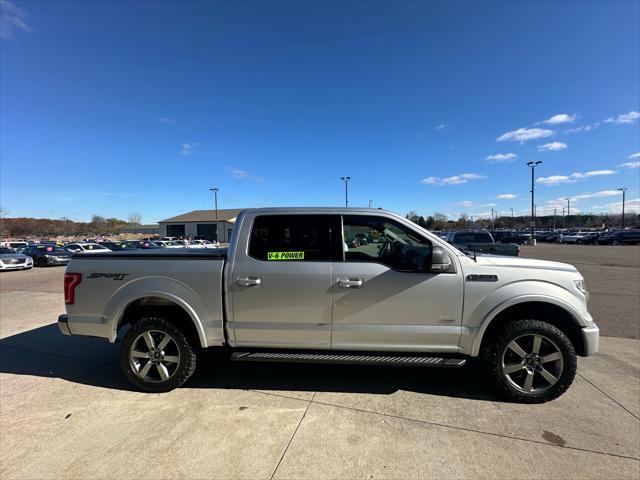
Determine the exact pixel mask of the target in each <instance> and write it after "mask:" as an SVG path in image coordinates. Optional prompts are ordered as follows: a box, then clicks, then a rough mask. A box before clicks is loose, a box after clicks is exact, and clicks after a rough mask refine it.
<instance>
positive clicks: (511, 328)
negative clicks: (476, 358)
mask: <svg viewBox="0 0 640 480" xmlns="http://www.w3.org/2000/svg"><path fill="white" fill-rule="evenodd" d="M528 336H541V337H543V339H544V340H543V347H545V346H546V348H555V349H557V351H559V352H560V353H561V355H562V358H561V360H557V361H556V362H554V365H556V363H558V364H559V363H560V362H561V368H560V369H559V370H555V371H554V373H557V372H560V373H559V374H557V376H556V377H555V378H557V380H556V381H555V383H554V384H553V385H550V384H549V382H548V381H547V380H546V379H544V378H543V377H542V374H541V373H539V372H538V370H536V368H538V367H533V370H532V371H534V372H535V373H534V374H533V376H532V378H533V379H534V380H533V381H534V382H536V378H537V382H538V383H537V385H538V386H539V389H536V388H534V389H533V390H532V391H531V392H529V393H527V392H525V391H523V390H522V389H521V388H520V387H518V386H517V384H516V383H515V382H514V381H513V379H512V378H511V377H508V376H507V375H506V374H505V372H504V371H503V358H505V356H507V355H510V354H512V353H513V352H511V349H510V348H509V347H508V345H509V344H510V343H511V342H512V341H514V340H516V339H517V340H518V341H520V342H522V341H523V340H520V339H525V340H524V341H526V339H527V337H528ZM543 347H539V350H541V349H542V348H543ZM525 351H526V350H525ZM529 355H532V354H529ZM482 358H483V361H484V362H483V363H484V366H485V368H486V370H487V372H488V376H489V380H490V381H491V382H492V383H493V385H494V386H495V388H496V389H497V390H498V392H500V394H501V395H502V396H503V397H504V398H506V399H508V400H510V401H513V402H518V403H544V402H548V401H550V400H553V399H555V398H558V397H559V396H560V395H562V394H563V393H564V392H566V391H567V389H568V388H569V387H570V386H571V384H572V383H573V379H574V378H575V375H576V369H577V363H578V362H577V356H576V352H575V349H574V347H573V344H572V343H571V341H570V340H569V339H568V338H567V336H566V335H565V334H564V333H563V332H562V331H560V330H559V329H558V328H556V327H554V326H553V325H551V324H549V323H547V322H543V321H540V320H515V321H513V322H510V323H507V324H506V325H505V326H504V327H502V328H501V330H499V331H498V332H496V333H495V334H494V335H492V336H491V337H490V338H488V339H487V347H486V348H485V349H484V351H483V352H482ZM540 358H544V356H542V355H541V357H540ZM524 362H525V361H524V360H523V365H524ZM516 363H517V361H516ZM549 365H551V363H550V364H549ZM549 365H547V367H548V368H549V370H551V366H549ZM507 366H509V365H507ZM549 370H545V373H549ZM522 372H523V375H524V377H526V376H527V375H529V374H530V373H529V370H527V369H525V368H524V366H523V367H522ZM519 373H520V372H514V374H513V375H514V376H515V375H518V374H519ZM536 375H537V377H536ZM524 377H523V378H524ZM525 385H526V384H525ZM533 385H536V384H535V383H534V384H533ZM525 388H526V387H525ZM536 390H537V391H536Z"/></svg>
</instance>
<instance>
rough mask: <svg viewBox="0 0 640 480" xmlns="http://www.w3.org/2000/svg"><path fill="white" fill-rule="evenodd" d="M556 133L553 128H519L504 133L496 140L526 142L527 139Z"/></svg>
mask: <svg viewBox="0 0 640 480" xmlns="http://www.w3.org/2000/svg"><path fill="white" fill-rule="evenodd" d="M554 133H555V132H554V131H553V130H547V129H545V128H519V129H517V130H513V131H511V132H507V133H503V134H502V135H500V136H499V137H498V138H497V139H496V140H497V141H498V142H504V141H510V142H526V141H527V140H535V139H537V138H546V137H550V136H552V135H553V134H554Z"/></svg>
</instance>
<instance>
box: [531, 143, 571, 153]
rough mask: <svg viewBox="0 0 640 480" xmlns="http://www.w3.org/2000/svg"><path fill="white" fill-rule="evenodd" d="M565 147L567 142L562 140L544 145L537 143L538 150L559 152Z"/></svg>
mask: <svg viewBox="0 0 640 480" xmlns="http://www.w3.org/2000/svg"><path fill="white" fill-rule="evenodd" d="M565 148H567V144H566V143H563V142H551V143H545V144H544V145H538V151H539V152H559V151H560V150H564V149H565Z"/></svg>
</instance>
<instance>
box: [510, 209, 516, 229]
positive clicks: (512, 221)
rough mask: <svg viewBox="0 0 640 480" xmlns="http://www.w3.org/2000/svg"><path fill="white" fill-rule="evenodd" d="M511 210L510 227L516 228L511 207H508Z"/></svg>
mask: <svg viewBox="0 0 640 480" xmlns="http://www.w3.org/2000/svg"><path fill="white" fill-rule="evenodd" d="M509 210H511V228H516V220H515V219H514V218H513V208H509Z"/></svg>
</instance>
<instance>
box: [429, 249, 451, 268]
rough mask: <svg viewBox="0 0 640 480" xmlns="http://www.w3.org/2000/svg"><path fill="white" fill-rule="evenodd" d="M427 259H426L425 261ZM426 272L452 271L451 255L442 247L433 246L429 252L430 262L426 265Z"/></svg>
mask: <svg viewBox="0 0 640 480" xmlns="http://www.w3.org/2000/svg"><path fill="white" fill-rule="evenodd" d="M428 262H429V260H428V259H427V263H428ZM427 267H428V268H427V269H426V271H427V272H431V273H447V272H453V271H455V269H454V268H453V263H451V257H450V256H449V254H448V253H447V252H446V251H445V250H444V248H442V247H438V246H434V247H433V251H432V252H431V264H430V265H427Z"/></svg>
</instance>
